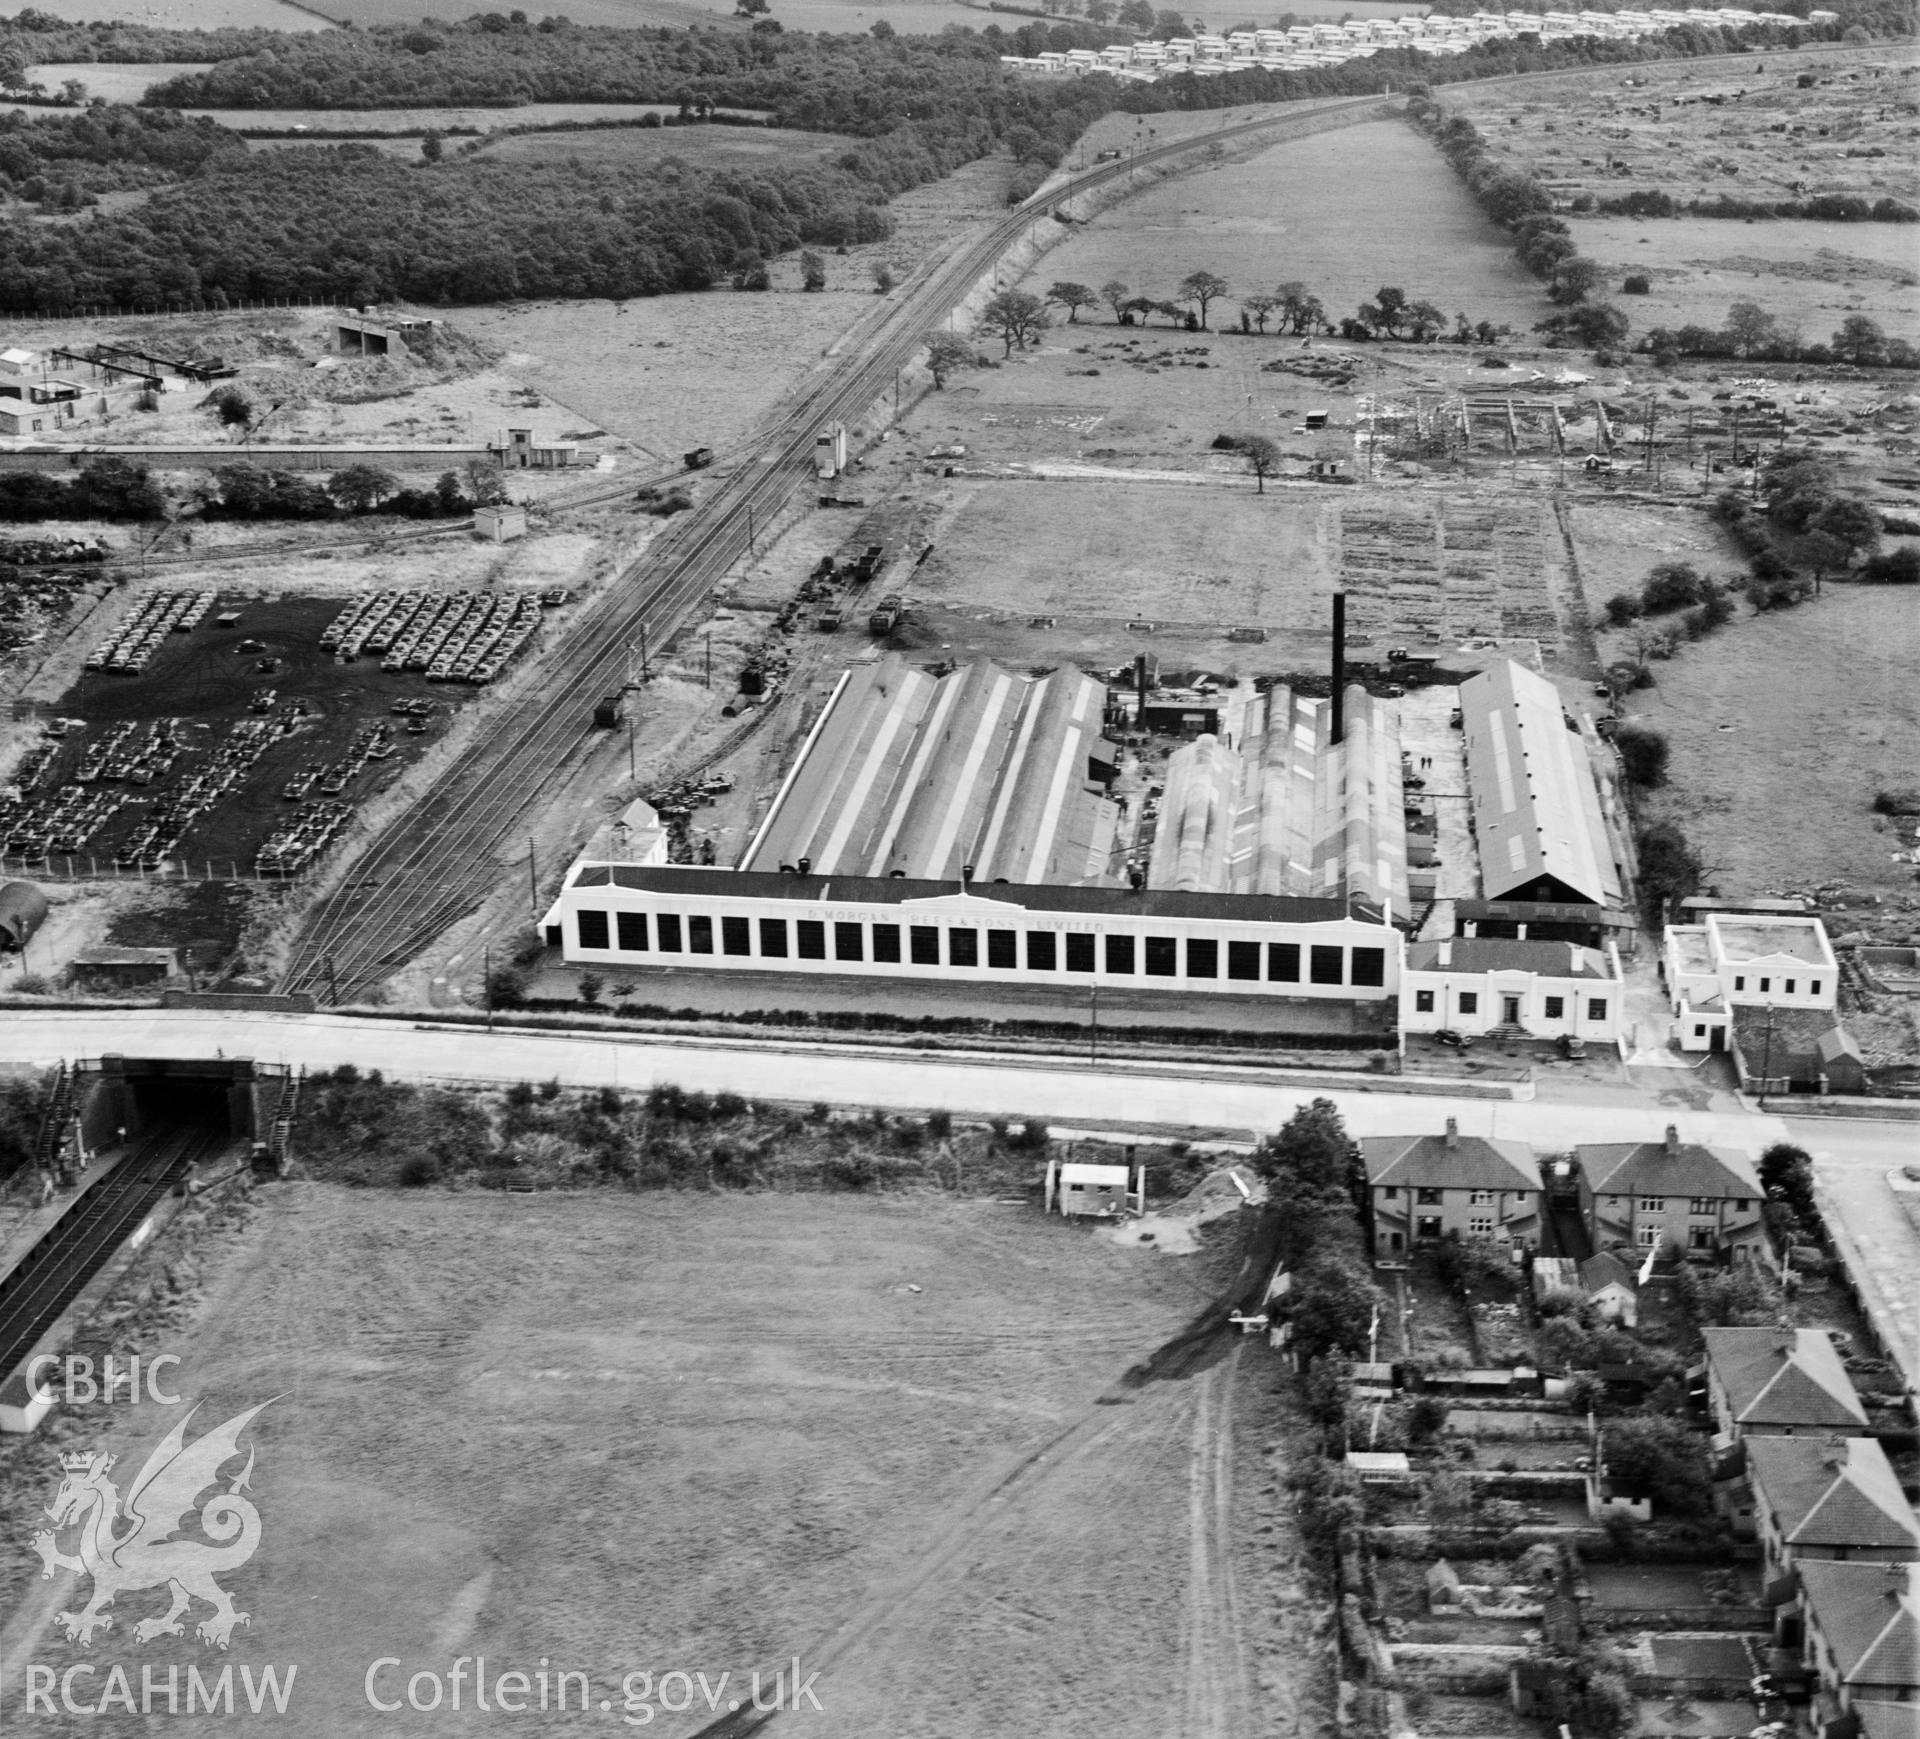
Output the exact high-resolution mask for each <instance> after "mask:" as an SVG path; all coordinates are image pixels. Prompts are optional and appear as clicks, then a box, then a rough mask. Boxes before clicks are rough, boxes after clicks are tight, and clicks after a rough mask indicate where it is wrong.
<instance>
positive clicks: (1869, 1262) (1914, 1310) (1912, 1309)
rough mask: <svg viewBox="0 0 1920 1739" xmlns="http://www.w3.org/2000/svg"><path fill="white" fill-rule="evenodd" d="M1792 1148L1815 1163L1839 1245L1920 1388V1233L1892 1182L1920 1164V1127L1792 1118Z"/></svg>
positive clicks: (1823, 1205) (1910, 1378) (1789, 1123)
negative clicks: (1902, 1169) (1891, 1175)
mask: <svg viewBox="0 0 1920 1739" xmlns="http://www.w3.org/2000/svg"><path fill="white" fill-rule="evenodd" d="M1785 1122H1786V1126H1787V1131H1788V1136H1787V1138H1788V1140H1790V1141H1793V1142H1796V1143H1798V1144H1799V1145H1800V1146H1801V1147H1804V1148H1805V1149H1806V1150H1807V1151H1808V1152H1809V1153H1810V1154H1812V1155H1813V1164H1814V1174H1815V1178H1816V1180H1817V1189H1818V1194H1819V1197H1820V1203H1821V1208H1822V1210H1823V1212H1824V1213H1825V1215H1826V1220H1827V1225H1828V1227H1829V1229H1830V1230H1832V1231H1833V1233H1834V1235H1835V1237H1836V1238H1837V1239H1838V1240H1839V1242H1840V1244H1841V1246H1842V1248H1843V1249H1844V1250H1845V1252H1846V1255H1847V1258H1848V1266H1849V1267H1850V1268H1852V1270H1853V1272H1854V1274H1855V1276H1856V1279H1857V1280H1858V1282H1859V1284H1860V1286H1861V1288H1862V1290H1863V1291H1864V1292H1865V1294H1866V1302H1867V1305H1868V1308H1869V1309H1870V1310H1872V1311H1873V1313H1874V1315H1875V1316H1876V1318H1877V1319H1878V1320H1879V1321H1880V1323H1881V1325H1882V1326H1881V1332H1882V1333H1883V1334H1887V1333H1888V1332H1889V1325H1890V1327H1891V1333H1892V1336H1893V1338H1895V1339H1896V1340H1897V1341H1898V1344H1899V1347H1900V1349H1901V1350H1902V1351H1903V1352H1904V1356H1905V1362H1906V1369H1907V1377H1908V1381H1909V1382H1910V1383H1915V1384H1920V1231H1916V1230H1915V1229H1914V1225H1913V1222H1912V1221H1911V1220H1909V1219H1908V1218H1907V1217H1906V1215H1905V1214H1904V1213H1902V1212H1901V1210H1900V1204H1899V1202H1897V1201H1896V1200H1895V1199H1894V1193H1893V1190H1892V1188H1891V1186H1889V1184H1888V1182H1887V1173H1888V1172H1890V1171H1892V1170H1893V1169H1894V1168H1895V1167H1896V1166H1902V1165H1912V1164H1914V1163H1916V1162H1920V1123H1867V1122H1855V1121H1854V1120H1853V1119H1851V1118H1848V1119H1846V1120H1845V1121H1842V1120H1841V1119H1839V1118H1833V1117H1790V1118H1787V1119H1786V1120H1785Z"/></svg>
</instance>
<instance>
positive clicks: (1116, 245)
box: [1026, 117, 1548, 331]
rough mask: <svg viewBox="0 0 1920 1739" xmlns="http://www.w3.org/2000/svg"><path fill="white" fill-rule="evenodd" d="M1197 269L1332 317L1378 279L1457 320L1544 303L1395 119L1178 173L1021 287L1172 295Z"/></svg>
mask: <svg viewBox="0 0 1920 1739" xmlns="http://www.w3.org/2000/svg"><path fill="white" fill-rule="evenodd" d="M1155 124H1156V121H1155V118H1154V117H1149V118H1148V125H1149V126H1152V125H1155ZM1127 130H1128V131H1129V132H1131V127H1129V128H1128V129H1127ZM1116 143H1117V142H1116ZM1193 271H1209V272H1215V273H1218V274H1219V275H1220V276H1221V277H1224V278H1225V279H1226V280H1227V281H1228V283H1229V284H1230V285H1231V286H1232V287H1233V289H1234V290H1235V291H1239V292H1242V293H1250V292H1253V291H1270V290H1272V288H1273V287H1274V285H1276V284H1278V283H1281V282H1284V281H1289V280H1298V281H1299V282H1301V283H1304V284H1305V285H1306V286H1307V288H1308V289H1309V290H1310V291H1312V292H1313V294H1315V295H1316V296H1318V297H1319V298H1320V299H1321V301H1322V302H1324V303H1325V304H1326V307H1327V310H1328V312H1329V313H1330V314H1331V315H1333V316H1334V317H1335V318H1338V317H1339V316H1341V315H1344V314H1350V313H1351V312H1352V311H1353V310H1354V309H1355V308H1356V307H1357V306H1359V304H1360V303H1361V302H1364V301H1367V300H1369V299H1371V297H1372V296H1373V293H1374V291H1375V290H1376V289H1378V288H1379V287H1380V286H1381V285H1382V284H1395V285H1398V286H1399V287H1400V288H1402V289H1404V290H1405V291H1406V292H1407V295H1408V296H1409V297H1410V298H1412V299H1414V300H1416V301H1419V300H1427V301H1432V302H1434V303H1436V304H1438V305H1439V307H1441V308H1442V309H1443V310H1444V311H1445V312H1446V313H1447V315H1448V317H1449V318H1451V317H1452V315H1453V314H1455V313H1456V312H1464V313H1465V314H1466V315H1467V317H1468V318H1469V319H1470V320H1474V321H1479V320H1491V321H1493V322H1495V323H1496V324H1500V323H1510V324H1512V325H1513V326H1515V327H1516V328H1519V329H1520V330H1522V331H1525V330H1526V329H1527V328H1529V327H1531V326H1532V325H1533V323H1534V322H1535V321H1536V320H1539V319H1541V318H1543V317H1544V316H1545V314H1546V313H1547V311H1548V309H1547V302H1546V298H1545V296H1544V295H1543V294H1542V292H1541V289H1540V286H1539V284H1538V282H1537V281H1536V280H1535V279H1534V278H1533V276H1532V275H1531V274H1530V273H1528V272H1527V271H1526V270H1525V269H1524V268H1522V267H1521V266H1520V264H1519V263H1518V262H1517V261H1516V260H1515V259H1514V258H1513V255H1512V249H1511V248H1510V247H1509V245H1508V243H1507V240H1506V237H1505V235H1504V234H1503V232H1502V231H1501V230H1500V229H1499V228H1498V227H1497V226H1495V225H1494V224H1493V223H1492V222H1491V221H1490V220H1489V219H1488V218H1486V217H1485V216H1483V215H1482V214H1481V212H1480V210H1479V209H1478V207H1476V206H1475V205H1474V204H1473V202H1472V200H1471V199H1470V198H1469V197H1468V195H1467V192H1466V189H1465V188H1464V187H1462V186H1461V184H1460V181H1459V178H1458V177H1457V176H1456V175H1455V174H1454V172H1453V170H1452V169H1451V168H1450V167H1449V166H1448V164H1447V162H1446V160H1445V159H1444V158H1443V157H1442V156H1441V155H1440V154H1439V153H1438V152H1437V151H1435V150H1434V148H1433V147H1432V146H1431V145H1430V144H1428V143H1427V141H1426V140H1425V139H1424V138H1422V137H1421V136H1420V135H1419V134H1418V133H1416V132H1414V131H1413V129H1412V128H1411V127H1409V126H1407V125H1405V124H1403V123H1401V122H1398V121H1376V122H1369V123H1366V124H1364V125H1361V126H1356V127H1346V128H1341V129H1338V130H1336V131H1334V132H1329V133H1321V134H1316V135H1314V136H1312V137H1309V138H1306V139H1299V140H1291V141H1288V142H1286V143H1283V144H1279V145H1274V146H1271V147H1269V148H1268V149H1267V150H1264V151H1261V152H1258V153H1256V154H1254V155H1252V156H1249V157H1246V158H1244V159H1241V160H1239V161H1233V162H1223V163H1221V164H1219V165H1217V166H1215V167H1211V168H1206V169H1201V170H1198V171H1195V172H1194V173H1192V174H1187V175H1182V176H1179V177H1177V178H1175V179H1173V180H1171V181H1168V182H1166V183H1165V184H1163V185H1162V186H1160V187H1157V188H1155V189H1153V190H1152V191H1151V192H1148V193H1144V194H1142V195H1141V196H1140V197H1139V198H1137V199H1134V200H1130V201H1128V202H1127V203H1126V204H1124V205H1122V206H1117V207H1115V208H1113V209H1112V210H1110V211H1108V212H1107V213H1106V214H1105V215H1104V216H1101V217H1099V218H1096V219H1095V220H1094V221H1093V222H1092V223H1091V224H1090V225H1089V226H1088V227H1087V228H1086V229H1085V230H1083V231H1080V232H1078V233H1076V234H1075V236H1074V237H1073V239H1072V240H1071V241H1069V242H1067V243H1066V244H1065V245H1064V246H1062V247H1058V248H1056V249H1054V250H1053V252H1052V253H1050V254H1048V255H1047V256H1046V258H1045V259H1044V260H1042V261H1041V262H1040V264H1039V266H1038V267H1037V268H1036V270H1035V271H1034V273H1033V274H1032V277H1031V278H1030V279H1029V281H1028V283H1027V285H1026V288H1028V289H1036V288H1037V289H1040V290H1042V291H1044V290H1045V288H1046V286H1047V285H1048V284H1050V283H1052V282H1053V281H1054V280H1055V279H1059V278H1073V279H1078V280H1080V281H1081V282H1083V283H1088V284H1094V285H1099V284H1103V283H1105V282H1106V281H1107V280H1109V279H1113V278H1117V279H1119V280H1121V281H1122V282H1124V283H1127V284H1129V285H1131V286H1132V287H1133V289H1134V290H1135V291H1136V292H1137V293H1140V294H1145V295H1149V296H1156V297H1164V296H1170V295H1172V293H1173V291H1174V287H1175V286H1176V285H1177V284H1178V283H1179V282H1180V280H1181V279H1182V278H1184V277H1185V276H1186V275H1187V274H1188V273H1189V272H1193ZM1232 303H1233V299H1232V297H1231V295H1230V296H1229V297H1228V298H1227V300H1226V302H1225V303H1224V304H1220V305H1217V306H1216V308H1215V310H1214V318H1213V324H1215V325H1219V324H1222V323H1223V322H1225V321H1230V320H1236V319H1237V314H1236V313H1235V310H1234V307H1233V305H1232Z"/></svg>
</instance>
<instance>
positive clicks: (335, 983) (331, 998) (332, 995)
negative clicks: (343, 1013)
mask: <svg viewBox="0 0 1920 1739" xmlns="http://www.w3.org/2000/svg"><path fill="white" fill-rule="evenodd" d="M327 1006H328V1007H330V1008H338V1007H339V1006H340V973H339V970H338V968H336V967H335V965H334V961H333V956H332V955H331V954H329V955H328V956H327Z"/></svg>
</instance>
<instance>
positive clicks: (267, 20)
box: [35, 0, 328, 30]
mask: <svg viewBox="0 0 1920 1739" xmlns="http://www.w3.org/2000/svg"><path fill="white" fill-rule="evenodd" d="M35 10H36V11H39V12H46V13H49V14H51V15H52V16H53V17H55V18H64V19H67V20H69V21H70V22H71V23H74V24H94V23H101V24H114V23H128V24H154V25H159V26H162V27H163V28H166V29H169V30H219V29H221V28H222V27H223V26H226V25H232V26H233V27H235V28H236V29H244V30H325V29H327V28H328V22H327V20H326V19H325V18H323V17H321V16H320V15H319V14H318V13H317V12H316V11H314V10H313V9H312V8H310V7H307V6H295V5H290V4H288V0H47V4H46V5H45V6H40V7H36V8H35Z"/></svg>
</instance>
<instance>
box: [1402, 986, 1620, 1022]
mask: <svg viewBox="0 0 1920 1739" xmlns="http://www.w3.org/2000/svg"><path fill="white" fill-rule="evenodd" d="M1433 995H1434V993H1433V992H1432V991H1431V990H1416V991H1415V992H1414V993H1413V1012H1414V1013H1415V1014H1432V1013H1433ZM1542 1000H1543V1002H1544V1003H1545V1007H1544V1009H1543V1011H1542V1014H1541V1019H1543V1020H1564V1019H1565V1018H1566V1013H1567V999H1566V998H1565V997H1564V996H1549V997H1545V998H1543V999H1542ZM1454 1006H1455V1007H1456V1008H1457V1009H1459V1011H1460V1012H1461V1013H1462V1014H1478V1013H1479V1012H1480V993H1479V991H1477V990H1463V991H1461V992H1460V993H1459V994H1458V995H1457V996H1456V997H1455V998H1454ZM1606 1018H1607V999H1606V998H1605V997H1604V996H1590V997H1588V998H1587V1019H1588V1020H1605V1019H1606Z"/></svg>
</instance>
